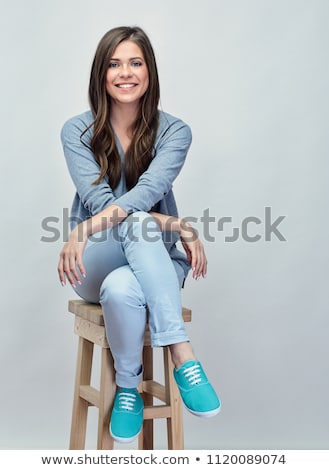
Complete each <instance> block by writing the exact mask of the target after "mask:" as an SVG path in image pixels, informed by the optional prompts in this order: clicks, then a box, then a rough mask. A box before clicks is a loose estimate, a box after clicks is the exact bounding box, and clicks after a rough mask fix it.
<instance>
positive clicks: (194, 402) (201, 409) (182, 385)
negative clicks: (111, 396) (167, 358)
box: [174, 361, 220, 418]
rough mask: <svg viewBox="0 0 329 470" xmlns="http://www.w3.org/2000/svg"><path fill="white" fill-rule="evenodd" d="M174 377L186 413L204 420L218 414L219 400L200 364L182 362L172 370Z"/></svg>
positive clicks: (196, 362)
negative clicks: (186, 410) (188, 412)
mask: <svg viewBox="0 0 329 470" xmlns="http://www.w3.org/2000/svg"><path fill="white" fill-rule="evenodd" d="M174 377H175V380H176V383H177V385H178V388H179V391H180V394H181V397H182V400H183V403H184V405H185V407H186V408H187V409H188V411H190V412H191V413H193V414H194V415H196V416H201V417H204V418H211V417H212V416H215V415H216V414H217V413H218V412H219V410H220V401H219V398H218V396H217V394H216V392H215V390H214V389H213V387H212V386H211V384H210V383H209V381H208V379H207V376H206V374H205V372H204V370H203V368H202V365H201V364H200V362H198V361H187V362H184V364H182V365H181V366H180V367H179V368H178V369H176V368H175V369H174Z"/></svg>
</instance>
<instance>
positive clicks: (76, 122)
mask: <svg viewBox="0 0 329 470" xmlns="http://www.w3.org/2000/svg"><path fill="white" fill-rule="evenodd" d="M86 128H87V124H86V123H85V122H84V121H83V119H81V118H79V119H78V118H72V119H70V120H68V121H67V122H66V123H65V124H64V126H63V128H62V130H61V141H62V145H63V150H64V156H65V159H66V163H67V166H68V170H69V172H70V175H71V178H72V181H73V183H74V185H75V187H76V191H77V193H78V195H79V198H80V200H81V202H82V204H83V205H84V207H85V208H86V209H87V210H88V211H89V213H90V215H91V216H93V215H96V214H98V213H99V212H100V211H102V210H103V209H105V208H106V207H107V206H109V205H111V204H114V203H115V201H116V197H115V195H114V194H113V191H112V189H111V187H110V186H109V184H108V182H107V180H106V179H105V178H103V179H102V180H101V181H100V183H99V184H97V185H94V184H93V183H94V181H96V180H97V179H98V177H99V175H100V166H99V165H98V163H97V162H96V160H95V157H94V154H93V153H92V151H91V150H90V149H89V148H88V143H89V142H88V140H89V141H90V133H91V132H92V131H91V130H89V131H88V132H86V134H85V135H84V136H83V139H85V140H86V144H87V145H84V144H83V143H82V142H81V140H80V137H81V134H82V132H83V131H84V130H85V129H86Z"/></svg>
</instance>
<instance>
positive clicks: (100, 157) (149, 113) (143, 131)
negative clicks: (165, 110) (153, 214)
mask: <svg viewBox="0 0 329 470" xmlns="http://www.w3.org/2000/svg"><path fill="white" fill-rule="evenodd" d="M125 40H129V41H133V42H135V43H136V44H137V45H138V46H139V47H140V49H141V50H142V52H143V55H144V59H145V62H146V66H147V69H148V74H149V85H148V89H147V91H146V92H145V94H144V95H143V96H142V98H141V100H140V107H139V112H138V115H137V118H136V121H135V123H134V124H133V127H132V129H131V130H132V134H133V138H132V141H131V144H130V146H129V148H128V150H127V152H126V155H125V177H126V185H127V188H128V190H129V189H131V188H132V187H133V186H135V184H136V183H137V181H138V178H139V177H140V175H141V174H142V173H143V172H144V171H145V170H146V169H147V168H148V166H149V164H150V162H151V159H152V151H153V146H154V141H155V138H156V132H157V128H158V103H159V98H160V86H159V77H158V70H157V65H156V60H155V56H154V51H153V48H152V45H151V42H150V40H149V38H148V36H147V35H146V34H145V32H144V31H143V30H142V29H141V28H139V27H126V26H122V27H118V28H114V29H111V30H110V31H108V32H107V33H106V34H105V35H104V36H103V38H102V39H101V40H100V42H99V44H98V47H97V50H96V53H95V57H94V60H93V63H92V68H91V74H90V82H89V104H90V107H91V111H92V113H93V115H94V122H93V123H92V126H93V136H92V138H91V143H90V148H91V150H92V152H93V153H94V156H95V159H96V161H97V162H98V164H99V166H100V176H99V178H98V179H97V180H96V181H95V182H94V184H98V183H99V182H100V181H101V179H102V178H104V177H105V176H106V175H108V178H109V184H110V186H111V187H112V189H114V188H116V186H117V185H118V183H119V181H120V178H121V159H120V156H119V153H118V149H117V147H116V143H115V137H114V132H113V129H112V127H111V124H110V109H111V97H110V96H109V94H108V93H107V91H106V73H107V70H108V67H109V65H110V61H111V58H112V57H113V54H114V51H115V49H116V48H117V46H118V45H119V44H120V43H121V42H122V41H125ZM92 126H90V127H92Z"/></svg>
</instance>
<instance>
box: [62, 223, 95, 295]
mask: <svg viewBox="0 0 329 470" xmlns="http://www.w3.org/2000/svg"><path fill="white" fill-rule="evenodd" d="M87 240H88V236H87V233H86V231H85V230H84V224H83V223H82V224H79V225H78V226H77V227H75V229H74V230H72V232H71V234H70V236H69V239H68V241H67V242H66V243H65V245H64V247H63V249H62V251H61V253H60V257H59V263H58V268H57V270H58V275H59V280H60V281H61V284H62V285H63V286H64V285H65V284H66V278H67V279H68V281H69V282H70V284H71V285H72V286H73V287H76V283H78V284H81V281H82V279H81V276H83V277H86V270H85V268H84V265H83V262H82V254H83V251H84V249H85V246H86V243H87ZM77 268H78V269H79V271H80V273H79V272H78V270H77ZM80 274H81V275H80Z"/></svg>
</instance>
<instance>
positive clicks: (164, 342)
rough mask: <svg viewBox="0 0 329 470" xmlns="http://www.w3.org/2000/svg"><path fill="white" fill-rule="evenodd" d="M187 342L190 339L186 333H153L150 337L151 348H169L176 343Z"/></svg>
mask: <svg viewBox="0 0 329 470" xmlns="http://www.w3.org/2000/svg"><path fill="white" fill-rule="evenodd" d="M185 341H187V342H189V341H190V339H189V337H188V336H187V334H186V333H178V332H177V333H176V332H174V331H172V332H169V331H168V332H166V333H155V334H153V335H151V344H152V347H153V348H161V347H162V346H170V345H171V344H176V343H185Z"/></svg>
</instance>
